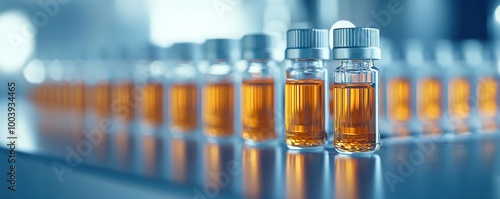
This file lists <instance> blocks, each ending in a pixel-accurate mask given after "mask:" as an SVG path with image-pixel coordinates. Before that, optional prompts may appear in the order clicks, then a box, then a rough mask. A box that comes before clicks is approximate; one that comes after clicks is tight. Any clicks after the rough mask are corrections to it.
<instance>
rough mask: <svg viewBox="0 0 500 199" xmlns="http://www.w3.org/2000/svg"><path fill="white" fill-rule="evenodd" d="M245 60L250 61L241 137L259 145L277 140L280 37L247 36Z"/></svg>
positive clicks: (243, 104)
mask: <svg viewBox="0 0 500 199" xmlns="http://www.w3.org/2000/svg"><path fill="white" fill-rule="evenodd" d="M241 45H242V58H243V59H244V60H246V61H247V68H246V70H245V71H244V72H243V77H242V78H243V85H242V90H241V123H242V132H241V137H242V138H243V139H244V140H245V141H246V143H247V144H257V143H262V142H266V141H269V140H273V139H275V138H276V137H277V131H276V128H277V124H276V122H277V121H278V120H277V118H279V117H276V116H278V114H279V111H278V107H279V104H278V102H279V101H278V100H277V99H276V97H277V96H278V93H277V90H278V83H279V79H278V78H279V77H278V75H279V69H278V65H277V63H276V62H275V61H274V59H273V58H274V53H273V50H274V49H275V48H276V47H277V38H276V37H273V36H271V35H266V34H253V35H245V36H244V37H243V38H242V40H241Z"/></svg>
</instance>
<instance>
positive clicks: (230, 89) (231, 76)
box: [202, 39, 240, 138]
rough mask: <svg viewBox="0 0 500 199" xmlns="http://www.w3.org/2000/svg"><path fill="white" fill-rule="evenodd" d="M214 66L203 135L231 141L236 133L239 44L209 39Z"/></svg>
mask: <svg viewBox="0 0 500 199" xmlns="http://www.w3.org/2000/svg"><path fill="white" fill-rule="evenodd" d="M204 48H205V56H206V59H207V60H208V61H209V62H210V63H209V66H208V69H207V71H206V73H205V74H204V80H203V91H202V120H203V125H204V126H203V133H204V135H206V136H208V137H209V138H215V137H218V138H221V137H226V138H227V137H231V136H233V135H234V132H235V131H236V124H235V121H238V120H237V119H236V118H235V117H236V102H237V99H236V93H237V92H236V89H237V86H236V82H237V76H236V73H235V71H236V61H237V60H238V59H239V58H240V47H239V41H238V40H233V39H209V40H207V41H206V42H205V44H204Z"/></svg>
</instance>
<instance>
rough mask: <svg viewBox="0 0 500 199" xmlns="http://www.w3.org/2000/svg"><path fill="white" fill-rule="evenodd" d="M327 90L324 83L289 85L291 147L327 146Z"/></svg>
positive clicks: (287, 116)
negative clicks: (325, 142)
mask: <svg viewBox="0 0 500 199" xmlns="http://www.w3.org/2000/svg"><path fill="white" fill-rule="evenodd" d="M324 89H325V82H324V81H323V80H318V79H307V80H287V81H286V86H285V129H286V143H287V145H288V146H293V147H315V146H322V145H323V143H324V140H325V139H326V131H325V104H324V103H325V90H324Z"/></svg>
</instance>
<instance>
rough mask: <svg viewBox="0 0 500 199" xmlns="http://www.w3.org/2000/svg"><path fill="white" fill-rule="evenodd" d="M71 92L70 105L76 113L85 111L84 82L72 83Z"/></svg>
mask: <svg viewBox="0 0 500 199" xmlns="http://www.w3.org/2000/svg"><path fill="white" fill-rule="evenodd" d="M72 87H73V89H72V90H73V91H72V92H73V94H72V97H71V99H72V100H71V101H72V105H71V106H72V107H73V108H74V109H75V110H76V112H77V113H80V114H82V113H83V112H84V111H85V83H83V82H82V81H78V82H76V83H74V84H73V85H72Z"/></svg>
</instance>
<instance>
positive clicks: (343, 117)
mask: <svg viewBox="0 0 500 199" xmlns="http://www.w3.org/2000/svg"><path fill="white" fill-rule="evenodd" d="M334 88H335V89H334V90H335V97H336V100H335V116H334V127H335V131H334V136H335V137H334V145H335V148H336V149H338V150H340V151H345V152H368V151H373V150H375V149H376V147H377V132H376V131H377V120H376V117H377V116H376V111H375V110H376V107H375V106H376V95H377V94H376V92H375V91H376V89H375V85H374V84H373V83H349V84H338V83H336V84H334Z"/></svg>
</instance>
